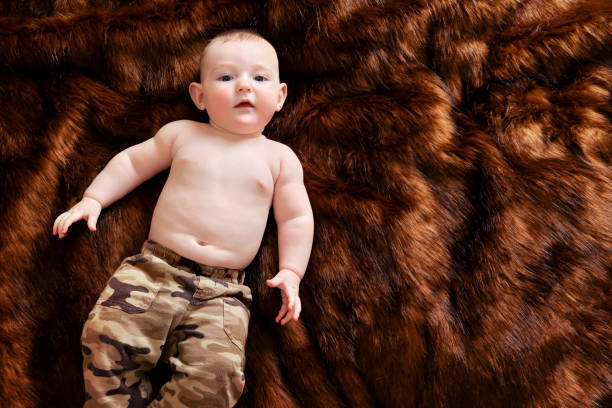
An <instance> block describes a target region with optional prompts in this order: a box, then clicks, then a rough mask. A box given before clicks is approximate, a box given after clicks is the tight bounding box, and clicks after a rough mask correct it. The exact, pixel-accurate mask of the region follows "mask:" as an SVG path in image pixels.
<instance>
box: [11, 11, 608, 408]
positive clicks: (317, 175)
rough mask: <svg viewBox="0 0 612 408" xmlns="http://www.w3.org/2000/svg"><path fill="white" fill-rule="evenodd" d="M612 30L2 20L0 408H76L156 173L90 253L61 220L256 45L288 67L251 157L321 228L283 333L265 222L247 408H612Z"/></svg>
mask: <svg viewBox="0 0 612 408" xmlns="http://www.w3.org/2000/svg"><path fill="white" fill-rule="evenodd" d="M610 4H611V3H610V2H609V1H606V0H576V1H562V0H502V1H489V0H478V1H471V0H469V1H468V0H436V1H421V0H414V1H409V0H405V1H378V0H356V1H349V0H310V1H301V2H286V1H280V0H269V1H240V2H233V1H215V0H209V1H204V2H201V1H173V0H166V1H155V2H153V1H145V0H137V1H132V0H129V1H128V0H108V1H105V0H77V1H67V0H56V1H53V2H43V1H33V2H20V1H8V2H3V3H2V4H1V5H0V38H2V41H0V54H1V55H2V59H1V62H0V109H1V110H0V112H2V115H1V116H0V174H1V175H2V177H1V179H0V196H2V200H0V214H2V216H1V217H0V230H1V231H2V234H0V265H2V267H0V278H1V279H0V310H1V313H0V406H3V407H4V406H7V407H9V406H10V407H16V408H22V407H23V408H26V407H28V408H30V407H77V406H80V405H81V404H82V402H83V398H84V395H83V389H82V378H81V367H80V364H81V359H80V345H79V335H80V330H81V327H82V325H83V322H84V320H85V319H86V317H87V313H88V312H89V310H90V308H91V306H92V305H93V303H94V302H95V300H96V298H97V296H98V294H99V292H100V290H101V289H102V288H103V286H104V285H105V283H106V281H107V279H108V277H109V276H110V274H111V273H112V272H113V271H114V269H115V268H116V267H117V265H118V264H119V262H120V261H121V259H122V258H124V257H125V256H128V255H132V254H134V253H136V252H137V251H138V249H139V247H140V245H141V244H142V241H143V240H144V239H145V238H146V236H147V231H148V226H149V221H150V217H151V214H152V212H153V208H154V204H155V202H156V199H157V196H158V195H159V193H160V191H161V188H162V186H163V183H164V181H165V178H166V177H167V172H163V173H161V174H160V175H158V176H156V177H154V178H153V179H151V180H149V181H147V182H145V183H144V184H143V185H142V186H140V187H138V188H137V189H136V190H135V191H134V192H132V193H131V194H129V195H128V196H126V197H125V198H124V199H122V200H120V201H119V202H117V203H115V204H113V205H112V206H110V207H109V208H108V209H105V211H104V212H103V213H102V215H101V217H100V219H99V224H98V231H97V232H95V233H90V232H89V231H88V230H87V228H86V226H85V224H84V223H79V224H76V225H74V226H73V227H71V233H70V235H69V236H68V237H67V238H65V239H63V240H58V239H57V238H55V237H52V236H51V227H52V223H53V220H54V219H55V217H56V216H57V215H58V214H59V213H60V212H61V211H62V210H64V209H66V208H67V207H69V206H70V205H71V204H74V203H75V202H76V201H77V200H78V199H79V198H80V197H81V195H82V194H83V191H84V189H85V188H86V187H87V185H88V184H89V183H90V182H91V181H92V179H93V178H94V177H95V175H96V174H97V173H98V172H99V171H100V170H101V169H102V167H103V166H104V165H105V163H106V162H107V161H108V160H109V159H110V158H111V157H112V156H113V155H114V154H116V153H117V152H119V151H120V150H122V149H124V148H126V147H127V146H130V145H133V144H135V143H138V142H140V141H143V140H145V139H147V138H149V137H151V136H152V135H154V134H155V132H156V131H157V130H158V129H159V128H160V127H161V126H162V125H163V124H165V123H167V122H169V121H172V120H176V119H181V118H190V119H202V115H201V114H200V113H199V112H198V111H197V110H196V109H195V108H194V107H193V105H192V103H191V102H190V101H189V99H188V93H187V90H186V88H187V86H188V84H189V82H191V81H194V80H197V72H198V58H197V57H198V53H199V52H200V50H201V49H202V48H203V46H204V45H205V44H206V42H207V41H208V40H209V39H210V38H211V37H212V36H214V35H215V34H216V33H218V32H221V31H223V30H225V29H229V28H242V27H247V26H250V25H254V26H255V28H256V29H258V30H259V31H260V32H261V33H262V34H263V35H264V36H265V37H266V38H268V39H269V40H270V41H271V42H272V43H273V44H274V45H275V47H276V48H277V50H278V54H279V62H280V65H281V70H282V72H281V77H282V79H283V80H284V81H286V82H287V83H288V88H289V98H288V100H287V103H286V105H285V107H284V108H283V110H282V111H281V112H279V113H278V115H277V116H275V118H274V119H273V121H272V122H271V124H270V125H269V127H268V129H267V132H266V135H267V136H268V137H269V138H271V139H274V140H279V141H281V142H284V143H286V144H288V145H289V146H290V147H292V148H293V150H294V151H295V152H296V154H297V155H298V157H299V158H300V160H301V161H302V164H303V167H304V179H305V184H306V186H307V189H308V191H309V195H310V199H311V203H312V206H313V210H314V216H315V224H316V228H315V240H314V246H313V252H312V256H311V260H310V264H309V268H308V271H307V274H306V277H305V279H304V281H303V282H302V285H301V298H302V302H303V313H302V316H301V319H300V321H299V322H298V323H291V324H289V325H288V326H285V327H280V326H277V325H275V324H274V317H275V316H276V313H277V311H278V308H279V305H280V297H279V296H278V293H277V292H276V291H272V290H270V289H269V288H267V287H266V285H265V280H266V279H268V278H270V277H271V276H273V274H274V273H275V270H276V268H277V266H278V256H277V241H276V236H275V234H276V228H275V225H274V222H273V217H270V219H269V222H268V227H267V230H266V234H265V236H264V240H263V243H262V247H261V250H260V252H259V254H258V256H257V257H256V259H255V260H254V262H253V263H252V264H251V265H250V266H249V268H248V274H247V275H248V280H249V281H248V283H249V285H250V286H251V287H252V289H253V297H254V306H253V311H252V321H251V328H250V335H249V342H248V344H247V370H246V374H247V384H246V389H245V393H244V396H243V397H242V399H241V401H240V403H239V406H241V407H279V408H281V407H282V408H285V407H427V408H429V407H433V408H435V407H440V408H441V407H500V408H507V407H538V408H540V407H551V408H552V407H576V408H578V407H589V408H597V407H604V406H607V405H609V404H610V401H611V399H612V375H611V374H610V373H611V372H612V356H611V353H610V349H611V348H610V338H611V337H612V336H611V335H612V333H610V321H611V316H610V314H611V313H610V312H611V304H610V295H609V294H610V292H611V289H612V288H611V285H610V272H611V271H612V167H611V164H612V59H611V55H612V24H611V21H612V7H611V5H610ZM168 374H169V373H168V371H167V369H165V368H164V367H160V368H159V369H158V370H157V372H156V373H155V375H156V376H158V378H160V379H163V378H164V376H167V375H168Z"/></svg>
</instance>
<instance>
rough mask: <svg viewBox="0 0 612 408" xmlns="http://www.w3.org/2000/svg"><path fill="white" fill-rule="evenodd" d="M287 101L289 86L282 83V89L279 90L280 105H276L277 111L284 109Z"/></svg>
mask: <svg viewBox="0 0 612 408" xmlns="http://www.w3.org/2000/svg"><path fill="white" fill-rule="evenodd" d="M285 99H287V84H286V83H284V82H281V84H280V88H279V90H278V103H277V104H276V111H277V112H278V111H280V110H281V109H282V108H283V104H284V103H285Z"/></svg>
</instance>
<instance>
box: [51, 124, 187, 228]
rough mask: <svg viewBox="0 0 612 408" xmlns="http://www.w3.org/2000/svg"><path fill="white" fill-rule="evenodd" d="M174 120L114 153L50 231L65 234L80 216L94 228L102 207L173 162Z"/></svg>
mask: <svg viewBox="0 0 612 408" xmlns="http://www.w3.org/2000/svg"><path fill="white" fill-rule="evenodd" d="M176 123H177V122H172V123H169V124H167V125H165V126H164V127H162V128H161V129H160V130H159V131H158V132H157V134H156V135H155V136H154V137H152V138H151V139H148V140H146V141H144V142H142V143H140V144H137V145H134V146H132V147H129V148H128V149H126V150H123V151H122V152H120V153H119V154H117V155H116V156H115V157H113V158H112V159H111V161H109V162H108V164H107V165H106V167H104V169H103V170H102V171H101V172H100V173H99V174H98V175H97V176H96V178H95V179H94V181H93V182H92V183H91V185H90V186H89V187H88V188H87V190H85V193H84V194H83V199H82V200H81V201H80V202H79V203H77V204H76V205H75V206H74V207H72V208H71V209H70V210H69V211H66V212H65V213H63V214H61V215H60V216H59V217H57V219H56V220H55V223H54V224H53V235H58V236H59V238H63V237H65V236H66V234H67V232H68V228H69V227H70V225H72V223H74V222H76V221H78V220H81V219H86V220H87V221H88V222H87V224H88V227H89V229H90V230H92V231H95V229H96V221H97V219H98V216H99V214H100V211H101V210H102V209H103V208H105V207H107V206H109V205H110V204H112V203H114V202H115V201H117V200H119V199H120V198H121V197H123V196H124V195H126V194H127V193H129V192H130V191H132V190H133V189H134V188H136V187H137V186H138V185H140V184H141V183H142V182H144V181H145V180H148V179H149V178H151V177H153V176H154V175H155V174H157V173H159V172H160V171H162V170H164V169H166V168H168V167H169V166H170V164H171V162H172V154H171V149H172V144H173V143H174V139H175V138H176V135H177V130H176V128H177V125H176Z"/></svg>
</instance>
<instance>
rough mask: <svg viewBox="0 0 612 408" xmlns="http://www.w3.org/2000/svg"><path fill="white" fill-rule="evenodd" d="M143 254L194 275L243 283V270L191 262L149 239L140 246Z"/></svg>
mask: <svg viewBox="0 0 612 408" xmlns="http://www.w3.org/2000/svg"><path fill="white" fill-rule="evenodd" d="M141 251H142V253H143V254H152V255H155V256H157V257H158V258H162V259H163V260H164V261H166V263H168V265H171V266H174V267H176V268H187V269H189V270H190V271H191V272H193V273H194V274H195V275H204V276H208V277H211V278H215V279H222V280H224V281H228V282H232V283H238V284H241V285H242V284H243V282H244V270H243V269H231V268H224V267H221V266H210V265H205V264H201V263H197V262H195V261H192V260H191V259H189V258H185V257H184V256H181V255H179V254H177V253H176V252H174V251H173V250H171V249H170V248H166V247H165V246H163V245H162V244H159V243H157V242H155V241H153V240H151V239H149V240H147V241H145V243H144V244H143V245H142V250H141Z"/></svg>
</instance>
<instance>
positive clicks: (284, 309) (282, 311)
mask: <svg viewBox="0 0 612 408" xmlns="http://www.w3.org/2000/svg"><path fill="white" fill-rule="evenodd" d="M286 314H287V304H286V303H283V305H282V306H281V308H280V312H278V315H277V316H276V319H275V321H276V323H278V322H280V320H281V319H282V318H283V316H285V315H286Z"/></svg>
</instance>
